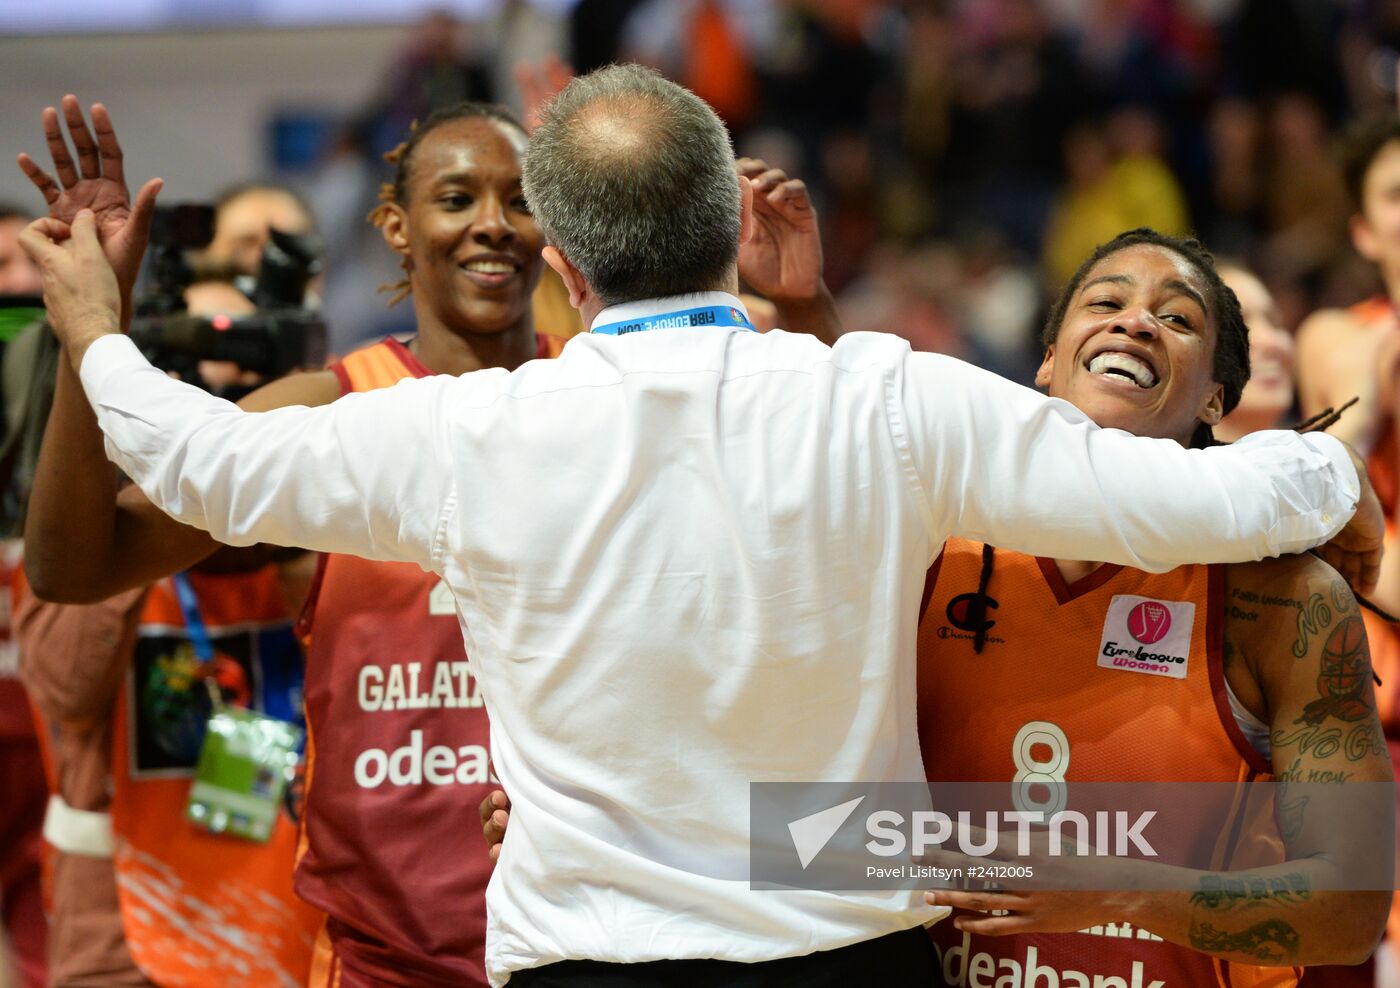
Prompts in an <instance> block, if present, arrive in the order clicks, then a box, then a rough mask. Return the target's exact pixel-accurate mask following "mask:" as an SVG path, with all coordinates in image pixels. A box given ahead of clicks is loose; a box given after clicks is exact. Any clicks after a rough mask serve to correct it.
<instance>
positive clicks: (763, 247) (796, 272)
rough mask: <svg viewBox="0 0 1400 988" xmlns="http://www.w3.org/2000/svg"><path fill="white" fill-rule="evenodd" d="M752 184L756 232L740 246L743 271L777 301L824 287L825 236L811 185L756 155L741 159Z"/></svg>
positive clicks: (802, 297)
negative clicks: (808, 190) (819, 221)
mask: <svg viewBox="0 0 1400 988" xmlns="http://www.w3.org/2000/svg"><path fill="white" fill-rule="evenodd" d="M737 168H738V171H739V174H740V175H741V176H743V177H744V178H747V179H748V180H749V181H750V182H751V183H752V184H753V218H754V227H753V235H752V236H751V237H750V238H749V241H748V242H747V243H745V244H744V245H743V246H741V247H740V248H739V274H740V275H742V276H743V279H744V281H746V282H748V284H749V286H750V287H752V288H753V290H754V291H756V292H758V293H760V294H762V295H765V296H767V297H768V298H769V299H771V300H773V301H774V302H777V303H782V302H784V301H787V300H806V299H812V298H815V297H817V296H818V295H819V294H821V292H822V240H821V233H820V231H819V230H818V228H817V212H816V210H815V209H813V208H812V198H811V196H810V195H809V194H808V192H807V185H806V183H805V182H803V181H801V180H800V179H790V178H788V176H787V174H786V173H785V172H783V171H782V170H781V169H778V168H769V167H768V165H767V164H765V163H764V162H762V161H759V160H758V159H757V158H740V159H739V161H738V164H737Z"/></svg>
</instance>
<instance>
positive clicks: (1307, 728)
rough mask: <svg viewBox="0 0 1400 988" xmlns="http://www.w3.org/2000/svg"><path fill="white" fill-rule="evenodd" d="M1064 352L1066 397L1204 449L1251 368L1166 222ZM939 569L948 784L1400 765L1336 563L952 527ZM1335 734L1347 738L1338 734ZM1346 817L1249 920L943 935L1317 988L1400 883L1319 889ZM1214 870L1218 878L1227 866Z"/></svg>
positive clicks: (1197, 820) (1225, 776)
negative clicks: (974, 535)
mask: <svg viewBox="0 0 1400 988" xmlns="http://www.w3.org/2000/svg"><path fill="white" fill-rule="evenodd" d="M1044 343H1045V348H1046V354H1045V360H1044V362H1043V364H1042V366H1041V368H1040V371H1039V373H1038V374H1037V378H1036V383H1037V384H1039V385H1040V386H1041V387H1044V388H1046V389H1047V390H1048V391H1049V393H1050V394H1051V395H1052V396H1053V397H1058V398H1063V399H1065V400H1067V401H1069V402H1071V403H1073V404H1074V405H1076V406H1078V407H1079V408H1080V409H1081V410H1083V411H1084V412H1085V413H1087V414H1088V415H1089V416H1090V417H1091V418H1092V419H1094V420H1095V421H1096V422H1098V423H1099V424H1100V425H1103V426H1112V427H1116V428H1120V429H1125V430H1127V431H1130V432H1133V433H1136V434H1138V435H1143V436H1154V437H1158V438H1161V439H1164V440H1171V441H1175V442H1177V443H1180V444H1182V445H1190V446H1203V445H1209V444H1211V443H1213V442H1214V441H1215V439H1214V436H1213V434H1212V427H1213V426H1214V425H1216V424H1217V423H1219V421H1220V419H1221V418H1222V416H1224V415H1225V414H1227V413H1228V412H1230V411H1231V410H1232V409H1233V408H1234V407H1235V405H1236V404H1237V403H1238V402H1239V399H1240V394H1241V391H1242V389H1243V388H1244V385H1245V383H1246V381H1247V380H1248V378H1249V349H1248V335H1247V329H1246V326H1245V323H1244V320H1243V317H1242V315H1241V311H1240V305H1239V302H1238V301H1237V300H1236V298H1235V295H1234V294H1233V293H1232V292H1231V291H1230V290H1229V289H1228V288H1227V287H1226V286H1225V285H1224V283H1223V282H1222V281H1221V279H1220V276H1219V275H1218V274H1217V273H1216V270H1215V265H1214V262H1213V259H1212V258H1211V256H1210V254H1209V253H1207V252H1206V251H1205V249H1204V248H1202V247H1201V245H1200V244H1198V243H1196V242H1195V241H1192V240H1180V239H1176V238H1172V237H1166V236H1162V235H1160V234H1157V233H1155V232H1153V231H1150V230H1134V231H1132V232H1130V233H1126V234H1123V235H1121V236H1119V237H1118V238H1116V239H1115V240H1113V241H1111V242H1109V243H1107V244H1104V245H1103V246H1101V247H1100V248H1099V249H1098V250H1097V251H1095V253H1094V254H1093V256H1092V257H1090V258H1089V259H1088V260H1087V261H1086V262H1085V263H1084V264H1083V265H1082V266H1081V267H1080V268H1079V270H1078V271H1077V272H1076V273H1075V275H1074V277H1073V279H1072V280H1071V282H1070V283H1069V285H1068V286H1067V287H1066V288H1065V290H1064V292H1063V293H1062V294H1061V295H1060V297H1059V300H1058V301H1057V303H1056V304H1055V306H1054V309H1053V311H1052V313H1051V315H1050V318H1049V320H1048V323H1047V326H1046V330H1045V334H1044ZM929 582H930V587H929V591H928V596H927V606H926V609H925V611H924V616H923V618H922V621H921V625H920V629H919V679H920V688H919V695H920V704H919V723H920V727H921V736H922V741H923V750H924V764H925V768H926V769H927V771H928V776H929V779H930V780H933V781H963V782H1007V783H1010V782H1012V780H1013V779H1022V778H1025V777H1026V776H1027V773H1031V774H1033V775H1034V776H1035V777H1036V778H1042V779H1052V780H1063V781H1065V782H1084V781H1091V782H1220V783H1234V782H1236V781H1238V780H1242V779H1251V778H1261V777H1267V776H1270V775H1272V776H1275V777H1278V778H1281V779H1286V780H1299V779H1304V778H1308V777H1309V776H1310V775H1311V774H1312V773H1319V774H1318V775H1317V776H1313V777H1323V775H1325V776H1326V777H1329V778H1331V777H1337V778H1345V779H1346V780H1347V781H1366V780H1389V779H1390V778H1391V768H1390V761H1389V758H1388V757H1387V754H1386V749H1385V743H1384V740H1383V738H1382V735H1381V731H1380V725H1379V723H1378V720H1377V717H1376V710H1375V703H1374V697H1373V691H1372V688H1371V676H1372V673H1371V666H1370V661H1369V658H1368V653H1367V646H1366V634H1365V628H1364V625H1363V622H1362V619H1361V616H1360V615H1361V612H1360V609H1359V608H1358V605H1357V603H1356V600H1355V598H1354V596H1353V594H1352V592H1351V590H1350V589H1349V588H1348V587H1347V585H1346V583H1345V582H1344V581H1343V580H1342V579H1341V578H1340V577H1339V576H1338V575H1337V573H1336V572H1335V571H1334V570H1332V569H1331V568H1330V567H1329V566H1327V565H1326V564H1325V563H1323V562H1322V561H1321V560H1319V559H1317V558H1315V557H1313V556H1310V555H1303V556H1293V557H1285V558H1282V559H1271V560H1265V561H1263V562H1258V563H1248V564H1242V565H1234V566H1223V567H1222V566H1187V567H1182V568H1179V569H1176V570H1173V571H1172V572H1170V573H1164V574H1159V575H1152V574H1147V573H1142V572H1138V571H1135V570H1129V569H1125V568H1123V567H1119V566H1110V565H1105V564H1100V563H1095V562H1086V561H1078V560H1059V559H1038V558H1034V557H1029V556H1023V555H1020V554H1017V553H1012V552H1001V551H996V550H994V549H993V548H992V547H991V546H984V545H979V544H975V543H970V542H966V541H962V540H950V541H949V542H948V543H947V545H946V546H945V548H944V552H943V554H942V556H941V557H940V558H939V560H938V561H937V562H936V563H935V565H934V567H933V569H932V570H931V571H930V581H929ZM993 699H994V700H995V702H988V701H989V700H993ZM974 710H975V711H976V712H977V715H976V716H969V714H970V713H971V712H972V711H974ZM1334 730H1335V731H1336V733H1337V736H1338V737H1343V736H1344V737H1345V739H1346V741H1347V743H1346V744H1344V745H1340V746H1337V747H1335V748H1333V747H1331V746H1328V745H1319V744H1316V743H1315V742H1316V740H1317V738H1318V737H1320V736H1322V735H1323V734H1328V733H1329V732H1332V731H1334ZM1329 736H1330V734H1329ZM1017 808H1018V809H1021V808H1023V807H1021V806H1019V805H1018V807H1017ZM1024 808H1031V807H1024ZM1190 809H1191V811H1192V814H1191V815H1192V817H1193V819H1192V822H1191V825H1192V826H1194V827H1198V828H1199V834H1198V835H1195V834H1190V833H1188V834H1185V835H1182V834H1177V835H1176V836H1177V837H1181V838H1183V839H1184V840H1185V841H1186V842H1187V843H1189V842H1190V840H1191V839H1199V840H1201V841H1208V840H1209V839H1211V838H1212V837H1213V836H1215V835H1219V834H1220V833H1222V832H1223V831H1224V830H1225V829H1226V825H1227V823H1228V822H1229V820H1228V817H1227V816H1222V815H1215V816H1213V814H1212V812H1211V811H1210V810H1209V809H1208V808H1206V807H1204V806H1192V807H1190ZM1335 824H1336V821H1335V820H1332V819H1330V818H1329V815H1328V813H1327V811H1326V810H1325V809H1324V808H1323V807H1320V806H1313V807H1308V809H1307V812H1306V813H1303V814H1301V815H1300V817H1299V819H1298V820H1297V821H1296V826H1293V827H1285V828H1284V830H1285V833H1284V834H1283V839H1284V844H1285V845H1286V850H1287V855H1286V856H1287V858H1288V859H1289V860H1288V863H1287V864H1286V865H1284V866H1282V867H1283V868H1286V870H1287V871H1288V873H1289V882H1290V883H1292V884H1289V885H1288V886H1287V891H1288V892H1289V893H1291V894H1279V895H1273V894H1270V895H1265V896H1262V897H1261V898H1258V899H1257V900H1255V901H1252V902H1250V903H1249V904H1248V905H1249V907H1248V909H1245V908H1240V909H1238V910H1236V911H1233V912H1232V911H1231V910H1230V909H1229V906H1228V904H1225V905H1222V904H1221V903H1220V902H1218V901H1217V902H1215V904H1214V905H1212V900H1211V899H1210V898H1209V897H1202V896H1193V895H1192V894H1191V893H1190V892H1186V891H1182V892H1165V893H1163V892H1154V893H1136V894H1134V893H1121V894H1112V895H1108V894H1104V893H1073V892H1071V893H1065V892H1059V893H1050V892H1033V891H1023V892H1004V893H988V892H952V891H949V892H938V893H934V895H936V899H937V901H938V902H939V903H940V904H944V905H951V906H955V907H960V909H962V910H968V911H960V912H958V913H955V920H954V921H951V922H948V921H945V922H943V923H940V924H938V925H937V926H935V927H934V928H933V930H932V935H933V938H934V940H935V943H936V944H937V945H938V947H939V950H940V954H941V957H942V961H943V965H944V976H945V977H946V978H947V979H948V983H949V984H955V985H961V984H966V983H967V981H966V978H967V977H968V971H969V970H970V969H971V968H972V967H974V966H976V965H982V969H983V970H984V971H987V972H990V971H991V970H992V969H996V971H997V973H998V974H1001V973H1003V972H1005V971H1008V970H1010V969H1011V968H1012V967H1015V969H1016V970H1022V969H1024V968H1026V967H1027V965H1028V964H1032V963H1033V964H1038V965H1040V967H1041V969H1044V968H1050V969H1053V970H1055V971H1057V972H1060V975H1059V983H1060V984H1074V983H1082V984H1086V985H1087V984H1089V983H1090V982H1093V983H1098V979H1099V977H1102V978H1105V979H1114V978H1117V979H1122V980H1121V982H1114V983H1123V984H1128V983H1131V984H1143V985H1147V984H1166V985H1178V984H1183V985H1184V984H1189V985H1193V986H1197V985H1215V984H1217V983H1218V984H1222V985H1226V984H1231V983H1233V984H1236V985H1238V984H1251V983H1256V981H1255V980H1253V978H1254V976H1255V975H1257V973H1258V972H1256V971H1253V968H1254V967H1255V966H1259V965H1262V966H1266V967H1272V968H1276V969H1277V968H1283V969H1285V970H1283V971H1279V970H1275V971H1273V972H1272V973H1271V975H1270V977H1271V978H1272V980H1270V981H1269V982H1268V983H1269V984H1274V985H1277V984H1290V983H1293V978H1294V977H1295V976H1296V974H1297V973H1298V972H1295V975H1294V976H1290V975H1288V972H1287V970H1286V969H1287V968H1289V967H1297V968H1301V967H1302V966H1304V965H1316V964H1338V963H1340V964H1354V963H1357V962H1359V961H1361V960H1363V959H1365V958H1366V957H1367V956H1368V955H1369V954H1370V953H1371V951H1372V949H1373V948H1374V946H1375V944H1376V941H1377V939H1378V937H1379V936H1380V933H1381V929H1382V927H1383V925H1384V921H1385V915H1386V908H1387V905H1388V903H1389V895H1388V894H1387V893H1383V892H1375V893H1370V892H1357V893H1347V894H1328V893H1323V892H1318V893H1317V894H1313V892H1314V889H1320V888H1322V887H1324V886H1325V884H1326V882H1327V880H1328V878H1329V877H1331V876H1332V875H1334V874H1335V873H1334V872H1333V871H1331V870H1329V869H1334V868H1336V867H1337V864H1336V862H1337V861H1339V860H1344V859H1345V857H1346V853H1347V852H1346V849H1345V848H1344V846H1343V845H1346V844H1347V842H1348V841H1349V840H1352V838H1351V837H1348V836H1345V834H1344V828H1342V827H1340V826H1336V825H1335ZM1314 856H1316V857H1314ZM1308 858H1313V860H1304V859H1308ZM1232 864H1233V866H1234V867H1236V868H1238V867H1241V865H1240V864H1239V863H1233V862H1232V863H1226V864H1224V865H1222V866H1223V867H1230V866H1231V865H1232ZM1265 871H1266V870H1264V869H1261V870H1260V872H1259V874H1261V875H1263V874H1264V872H1265ZM1280 874H1282V871H1281V870H1280ZM1200 877H1201V880H1202V888H1205V887H1207V885H1208V884H1209V882H1210V881H1211V880H1212V879H1213V878H1214V877H1216V876H1212V875H1209V874H1206V873H1202V874H1201V876H1200ZM1300 893H1305V894H1300ZM988 910H1006V912H1005V914H1003V915H996V916H992V915H983V913H984V912H986V911H988ZM1075 931H1077V932H1075ZM1032 949H1033V950H1034V951H1035V954H1034V955H1031V954H1030V953H1029V951H1031V950H1032ZM984 957H985V959H982V958H984ZM987 965H990V966H987ZM1226 968H1230V969H1231V970H1230V971H1229V972H1226V970H1225V969H1226ZM1076 974H1077V975H1079V979H1080V980H1079V981H1075V980H1074V977H1073V976H1074V975H1076ZM1026 978H1027V980H1026V981H1025V982H1019V981H1018V982H1016V983H1018V984H1020V983H1029V981H1030V972H1029V970H1027V971H1026ZM1280 978H1283V979H1285V980H1279V979H1280Z"/></svg>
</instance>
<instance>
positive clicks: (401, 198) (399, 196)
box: [370, 103, 544, 373]
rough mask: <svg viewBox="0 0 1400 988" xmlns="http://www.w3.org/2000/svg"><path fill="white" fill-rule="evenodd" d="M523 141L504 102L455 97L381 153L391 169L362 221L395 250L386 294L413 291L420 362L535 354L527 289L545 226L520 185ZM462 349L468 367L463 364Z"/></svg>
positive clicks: (533, 280) (457, 365) (535, 276)
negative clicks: (398, 275)
mask: <svg viewBox="0 0 1400 988" xmlns="http://www.w3.org/2000/svg"><path fill="white" fill-rule="evenodd" d="M526 142H527V137H526V134H525V131H524V130H523V129H522V128H521V126H520V125H519V124H518V123H517V122H516V121H515V120H514V119H513V118H512V117H510V116H509V115H507V114H506V113H505V112H504V111H501V110H498V109H496V108H495V107H491V106H487V105H484V104H480V103H462V104H459V105H457V106H455V107H452V108H450V109H447V110H443V111H439V112H438V113H435V114H433V115H432V116H431V117H429V118H428V119H427V120H426V121H424V123H423V124H422V125H421V126H419V127H417V128H415V129H414V131H413V133H412V134H411V135H410V137H409V139H408V140H407V141H406V142H405V143H403V144H402V145H400V146H399V147H398V148H396V149H394V151H392V152H390V153H389V155H387V156H386V157H387V158H388V160H389V161H390V162H391V163H392V164H394V165H395V167H396V172H395V176H394V180H393V181H392V182H386V183H385V184H384V187H383V189H382V190H381V192H380V199H381V202H380V205H379V206H378V207H376V208H375V210H374V211H373V212H372V213H371V214H370V220H371V222H373V223H374V225H375V226H377V227H378V228H379V229H380V231H381V232H382V233H383V235H384V240H385V242H387V243H388V245H389V246H390V247H391V248H392V249H393V250H395V251H397V252H398V253H399V254H400V256H401V257H402V258H403V262H402V263H403V269H404V274H405V278H404V279H403V280H402V281H400V282H399V283H398V284H396V285H394V286H392V287H393V288H394V289H396V290H397V292H398V294H397V295H395V297H394V301H395V302H397V301H399V300H401V299H403V298H407V297H411V298H412V299H413V306H414V314H415V316H416V317H417V323H418V338H417V339H416V340H414V341H413V343H411V344H410V349H411V350H413V351H414V353H415V354H416V355H417V356H418V357H419V359H421V360H424V362H425V363H427V364H428V365H429V366H434V361H435V360H442V361H446V362H447V363H449V364H450V365H451V366H450V367H443V368H441V369H443V370H448V371H449V372H451V373H462V372H463V371H466V370H475V369H476V368H477V367H485V366H506V367H515V366H518V365H519V364H521V363H524V361H526V360H528V359H530V358H532V357H534V356H535V348H536V342H535V335H534V320H533V316H532V314H531V308H530V297H531V294H532V293H533V292H534V289H535V285H536V284H537V283H538V282H539V278H540V272H541V270H542V262H541V260H540V251H541V249H542V248H543V247H544V235H543V234H542V233H541V232H540V229H539V227H538V226H536V224H535V221H534V218H533V217H532V216H531V215H530V210H529V207H528V206H527V205H526V202H525V194H524V192H523V190H522V189H521V161H522V159H523V157H524V153H525V145H526ZM468 341H470V343H469V344H468ZM488 351H489V354H488ZM468 354H471V355H474V356H475V357H477V358H478V362H477V363H476V366H475V367H473V366H462V363H463V360H464V359H465V360H466V362H467V363H470V362H471V358H470V357H468ZM488 355H494V356H497V357H499V358H502V359H499V360H491V359H484V358H487V357H488ZM435 369H436V368H435Z"/></svg>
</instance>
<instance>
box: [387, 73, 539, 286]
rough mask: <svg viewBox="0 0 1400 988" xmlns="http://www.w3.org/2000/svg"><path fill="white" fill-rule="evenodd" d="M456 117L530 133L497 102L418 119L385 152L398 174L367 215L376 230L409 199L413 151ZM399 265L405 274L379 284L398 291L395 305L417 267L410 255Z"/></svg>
mask: <svg viewBox="0 0 1400 988" xmlns="http://www.w3.org/2000/svg"><path fill="white" fill-rule="evenodd" d="M454 120H491V121H494V122H496V123H500V124H505V125H506V126H508V127H514V128H515V129H516V130H518V131H520V133H521V134H522V135H525V136H528V134H527V132H526V130H525V127H524V125H523V124H522V123H521V122H520V121H519V120H517V119H516V117H515V115H514V114H513V113H511V112H510V111H509V110H507V109H506V108H505V107H503V106H496V105H495V104H493V103H476V102H470V101H468V102H463V103H456V104H454V105H452V106H448V107H443V108H442V109H441V110H434V111H433V112H432V113H430V114H429V115H428V118H427V119H426V120H424V121H423V122H422V123H421V124H420V123H419V122H418V121H417V120H415V121H413V123H412V124H410V125H409V128H408V140H406V141H404V142H403V143H402V144H400V145H399V146H398V147H396V148H394V149H393V150H392V151H386V152H385V153H384V160H385V161H387V162H388V163H389V164H391V165H393V166H394V177H393V179H391V180H390V181H387V182H381V183H380V185H379V205H377V206H375V207H374V208H373V209H371V210H370V211H369V215H368V216H367V217H365V218H366V219H367V220H369V222H370V224H371V225H372V226H373V227H374V228H375V229H376V230H382V229H383V228H384V223H385V221H386V220H388V218H389V213H390V210H389V207H390V206H391V205H397V206H402V205H404V204H406V203H407V202H408V183H409V176H410V169H411V167H412V164H413V152H414V151H415V150H417V148H418V145H419V144H421V143H423V138H425V137H427V136H428V135H429V134H431V133H432V132H433V131H435V130H437V129H438V128H439V127H441V126H442V125H443V124H448V123H451V122H453V121H454ZM399 266H400V267H401V268H403V273H404V276H403V278H402V279H400V280H399V281H396V282H394V283H393V284H391V285H380V286H379V290H380V291H381V292H393V293H394V294H393V296H392V297H391V298H390V299H389V304H390V305H391V306H392V305H398V304H399V303H400V302H402V301H403V300H404V299H406V298H408V296H409V295H411V294H413V286H412V284H411V283H410V282H409V275H410V274H411V273H412V271H413V262H412V260H411V259H410V258H407V257H405V258H403V259H402V260H401V261H400V262H399Z"/></svg>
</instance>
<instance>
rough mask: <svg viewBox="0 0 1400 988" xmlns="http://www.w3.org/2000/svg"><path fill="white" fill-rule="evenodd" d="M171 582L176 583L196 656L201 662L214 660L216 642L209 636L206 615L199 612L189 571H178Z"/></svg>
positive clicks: (197, 600)
mask: <svg viewBox="0 0 1400 988" xmlns="http://www.w3.org/2000/svg"><path fill="white" fill-rule="evenodd" d="M170 582H171V583H173V584H175V597H176V599H177V600H179V602H180V613H181V614H183V615H184V616H185V630H186V631H187V632H189V636H190V645H191V646H192V647H193V648H194V654H195V658H197V659H199V661H200V662H201V663H206V664H207V663H209V662H213V661H214V642H213V641H212V640H211V639H210V638H209V628H208V626H206V625H205V623H204V616H203V615H202V614H200V613H199V598H198V597H196V596H195V593H194V587H192V586H191V585H190V575H189V573H186V572H183V571H182V572H179V573H176V574H175V575H174V576H172V577H171V578H170Z"/></svg>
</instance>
